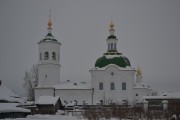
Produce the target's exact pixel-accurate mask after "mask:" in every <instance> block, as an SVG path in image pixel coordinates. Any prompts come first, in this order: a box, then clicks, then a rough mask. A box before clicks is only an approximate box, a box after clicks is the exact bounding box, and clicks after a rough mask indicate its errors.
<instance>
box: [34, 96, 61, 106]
mask: <svg viewBox="0 0 180 120" xmlns="http://www.w3.org/2000/svg"><path fill="white" fill-rule="evenodd" d="M59 98H60V97H58V96H56V97H53V96H40V97H39V98H38V100H37V102H36V104H39V105H55V104H56V103H57V101H58V99H59Z"/></svg>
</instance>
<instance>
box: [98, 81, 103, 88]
mask: <svg viewBox="0 0 180 120" xmlns="http://www.w3.org/2000/svg"><path fill="white" fill-rule="evenodd" d="M99 90H103V83H102V82H101V83H99Z"/></svg>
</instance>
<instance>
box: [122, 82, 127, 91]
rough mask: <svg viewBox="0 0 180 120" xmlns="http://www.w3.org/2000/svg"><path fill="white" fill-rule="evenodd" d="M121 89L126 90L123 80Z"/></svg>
mask: <svg viewBox="0 0 180 120" xmlns="http://www.w3.org/2000/svg"><path fill="white" fill-rule="evenodd" d="M122 90H126V83H125V82H123V83H122Z"/></svg>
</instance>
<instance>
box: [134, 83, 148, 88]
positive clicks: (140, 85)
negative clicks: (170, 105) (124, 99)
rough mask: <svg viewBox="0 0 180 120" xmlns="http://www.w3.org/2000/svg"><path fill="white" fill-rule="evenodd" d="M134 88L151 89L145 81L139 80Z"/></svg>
mask: <svg viewBox="0 0 180 120" xmlns="http://www.w3.org/2000/svg"><path fill="white" fill-rule="evenodd" d="M134 89H151V87H150V86H149V85H147V84H146V83H144V82H141V83H137V84H135V85H134Z"/></svg>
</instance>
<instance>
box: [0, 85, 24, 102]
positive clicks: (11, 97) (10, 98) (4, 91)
mask: <svg viewBox="0 0 180 120" xmlns="http://www.w3.org/2000/svg"><path fill="white" fill-rule="evenodd" d="M0 100H3V101H7V102H21V101H22V100H21V99H20V98H19V96H18V95H17V94H15V93H13V92H12V91H11V90H10V89H9V88H7V87H6V86H5V85H4V84H1V85H0Z"/></svg>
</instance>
